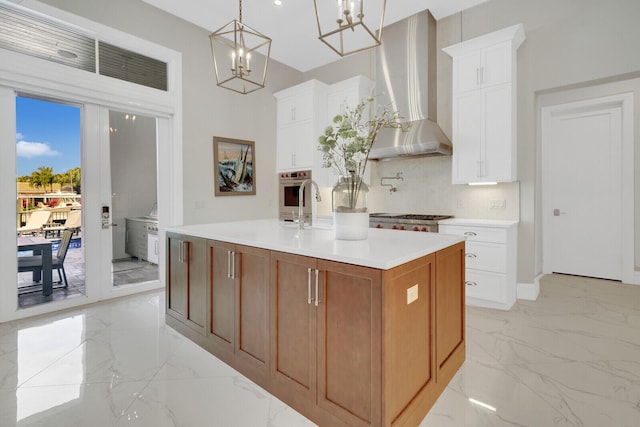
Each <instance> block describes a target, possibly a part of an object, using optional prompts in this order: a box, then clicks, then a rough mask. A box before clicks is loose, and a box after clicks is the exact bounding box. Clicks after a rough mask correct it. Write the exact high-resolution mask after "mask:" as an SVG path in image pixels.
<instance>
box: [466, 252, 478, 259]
mask: <svg viewBox="0 0 640 427" xmlns="http://www.w3.org/2000/svg"><path fill="white" fill-rule="evenodd" d="M465 256H466V257H467V258H478V255H476V254H474V253H471V252H469V253H468V254H465Z"/></svg>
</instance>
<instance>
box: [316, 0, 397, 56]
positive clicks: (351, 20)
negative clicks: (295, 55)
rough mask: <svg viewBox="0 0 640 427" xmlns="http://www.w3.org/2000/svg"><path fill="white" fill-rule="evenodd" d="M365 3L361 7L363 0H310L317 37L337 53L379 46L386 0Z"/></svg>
mask: <svg viewBox="0 0 640 427" xmlns="http://www.w3.org/2000/svg"><path fill="white" fill-rule="evenodd" d="M366 3H367V4H366V7H365V0H314V4H315V8H316V19H317V21H318V33H319V35H320V36H319V39H320V40H321V41H322V42H323V43H325V44H326V45H327V46H329V47H330V48H331V49H332V50H333V51H334V52H336V53H337V54H338V55H340V56H346V55H349V54H352V53H356V52H360V51H363V50H365V49H370V48H373V47H376V46H380V44H381V43H382V25H383V23H384V11H385V9H386V6H387V0H366ZM365 12H366V14H365ZM365 15H366V16H365ZM365 18H367V22H368V24H367V23H365ZM378 19H379V21H378ZM370 25H377V28H376V27H373V28H371V27H370Z"/></svg>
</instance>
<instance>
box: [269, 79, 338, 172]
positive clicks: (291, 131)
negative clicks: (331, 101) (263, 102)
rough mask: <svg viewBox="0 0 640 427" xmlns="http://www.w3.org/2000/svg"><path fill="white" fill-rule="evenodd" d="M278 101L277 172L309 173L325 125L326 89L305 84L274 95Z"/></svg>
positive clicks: (316, 158) (318, 84) (314, 82)
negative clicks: (302, 170)
mask: <svg viewBox="0 0 640 427" xmlns="http://www.w3.org/2000/svg"><path fill="white" fill-rule="evenodd" d="M274 95H275V97H276V98H277V100H278V115H277V117H278V125H277V157H276V158H277V168H278V172H283V171H292V170H301V169H313V168H314V164H316V163H318V161H321V156H319V152H318V153H316V152H317V151H318V150H317V147H316V146H317V141H318V137H319V136H320V133H321V132H322V129H323V127H324V126H325V123H326V121H327V85H326V84H324V83H322V82H320V81H318V80H309V81H307V82H305V83H302V84H299V85H297V86H293V87H290V88H288V89H285V90H282V91H280V92H277V93H275V94H274Z"/></svg>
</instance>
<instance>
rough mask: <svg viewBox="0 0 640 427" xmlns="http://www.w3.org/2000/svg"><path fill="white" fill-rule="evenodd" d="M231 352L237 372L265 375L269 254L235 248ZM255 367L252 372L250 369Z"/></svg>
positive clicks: (257, 250) (261, 250)
mask: <svg viewBox="0 0 640 427" xmlns="http://www.w3.org/2000/svg"><path fill="white" fill-rule="evenodd" d="M235 251H236V276H237V277H236V286H235V300H236V304H235V312H236V316H235V325H236V327H235V353H236V358H237V365H238V368H239V369H240V370H243V368H246V369H247V370H253V371H259V373H262V374H263V375H264V376H266V375H267V372H268V368H269V367H268V361H269V251H268V250H266V249H259V248H253V247H248V246H237V247H236V250H235ZM254 368H255V369H254Z"/></svg>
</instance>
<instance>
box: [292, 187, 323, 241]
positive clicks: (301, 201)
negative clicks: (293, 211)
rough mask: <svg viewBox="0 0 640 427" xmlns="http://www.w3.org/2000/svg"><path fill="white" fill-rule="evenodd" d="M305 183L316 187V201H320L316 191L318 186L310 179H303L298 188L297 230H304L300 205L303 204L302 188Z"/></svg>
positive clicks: (318, 192) (318, 191)
mask: <svg viewBox="0 0 640 427" xmlns="http://www.w3.org/2000/svg"><path fill="white" fill-rule="evenodd" d="M307 183H311V185H312V186H313V187H316V200H317V201H318V202H320V201H322V198H321V197H320V190H319V189H318V184H316V182H315V181H314V180H312V179H305V180H304V181H302V183H301V184H300V188H298V228H299V229H300V230H302V229H304V213H303V212H302V208H303V206H302V203H303V202H304V186H305V185H306V184H307Z"/></svg>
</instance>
